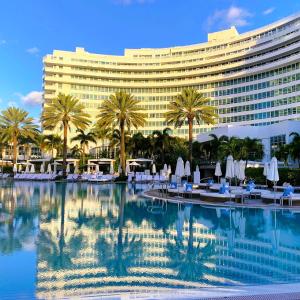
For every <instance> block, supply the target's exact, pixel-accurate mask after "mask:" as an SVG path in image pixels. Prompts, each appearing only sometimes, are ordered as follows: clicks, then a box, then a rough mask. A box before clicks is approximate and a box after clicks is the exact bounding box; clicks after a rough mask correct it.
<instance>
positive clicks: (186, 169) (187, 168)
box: [184, 160, 191, 177]
mask: <svg viewBox="0 0 300 300" xmlns="http://www.w3.org/2000/svg"><path fill="white" fill-rule="evenodd" d="M184 174H185V175H186V176H188V177H189V176H191V165H190V162H189V161H188V160H187V161H186V162H185V167H184Z"/></svg>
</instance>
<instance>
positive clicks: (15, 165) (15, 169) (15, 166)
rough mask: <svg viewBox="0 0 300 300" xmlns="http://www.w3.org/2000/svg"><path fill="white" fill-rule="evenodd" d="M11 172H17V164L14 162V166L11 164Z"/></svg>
mask: <svg viewBox="0 0 300 300" xmlns="http://www.w3.org/2000/svg"><path fill="white" fill-rule="evenodd" d="M13 172H14V173H17V172H18V167H17V164H14V166H13Z"/></svg>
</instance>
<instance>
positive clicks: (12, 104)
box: [7, 101, 18, 107]
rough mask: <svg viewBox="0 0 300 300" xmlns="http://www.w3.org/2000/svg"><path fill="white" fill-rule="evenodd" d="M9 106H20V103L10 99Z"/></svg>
mask: <svg viewBox="0 0 300 300" xmlns="http://www.w3.org/2000/svg"><path fill="white" fill-rule="evenodd" d="M7 106H8V107H12V106H14V107H18V103H17V102H15V101H8V102H7Z"/></svg>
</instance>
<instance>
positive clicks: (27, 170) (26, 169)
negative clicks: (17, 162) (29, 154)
mask: <svg viewBox="0 0 300 300" xmlns="http://www.w3.org/2000/svg"><path fill="white" fill-rule="evenodd" d="M25 173H29V163H28V162H27V163H26V168H25Z"/></svg>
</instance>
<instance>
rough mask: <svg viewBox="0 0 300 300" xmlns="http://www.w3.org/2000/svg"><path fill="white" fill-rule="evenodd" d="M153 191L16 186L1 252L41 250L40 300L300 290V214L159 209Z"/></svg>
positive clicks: (5, 210) (4, 192) (7, 202)
mask: <svg viewBox="0 0 300 300" xmlns="http://www.w3.org/2000/svg"><path fill="white" fill-rule="evenodd" d="M144 188H145V187H144V186H142V185H140V186H133V185H122V184H119V185H96V184H95V185H93V184H87V183H68V184H63V183H24V182H16V183H15V184H14V186H13V185H12V184H11V185H9V184H7V185H5V186H3V187H2V188H1V190H0V197H1V198H0V199H1V202H2V209H1V213H2V218H4V217H5V218H6V221H5V222H1V223H0V226H1V227H0V232H1V235H0V239H1V240H0V251H1V253H5V252H9V251H12V252H13V251H16V250H20V249H22V247H24V246H25V245H28V244H30V243H31V244H32V243H33V242H34V241H35V243H36V251H37V258H38V259H37V270H36V294H37V296H38V297H40V298H47V297H53V296H56V297H61V296H75V295H88V294H95V293H97V294H98V293H99V294H101V293H107V292H122V291H130V292H142V291H151V292H154V291H158V290H160V291H161V290H165V289H172V288H200V287H204V286H220V285H239V284H263V283H282V282H296V281H299V274H300V228H299V226H298V224H299V221H300V216H299V214H298V213H297V212H296V211H294V212H293V211H290V210H279V209H278V210H277V211H274V210H271V209H265V210H262V209H247V208H243V209H242V208H239V209H235V208H231V209H230V208H214V207H209V206H207V207H205V206H199V205H191V204H186V205H184V204H181V205H179V204H171V203H165V202H162V201H158V200H152V201H151V200H147V199H144V198H142V197H141V196H140V195H139V193H140V192H141V191H142V190H143V189H144ZM3 216H4V217H3ZM38 228H39V231H38ZM0 255H1V254H0Z"/></svg>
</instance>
